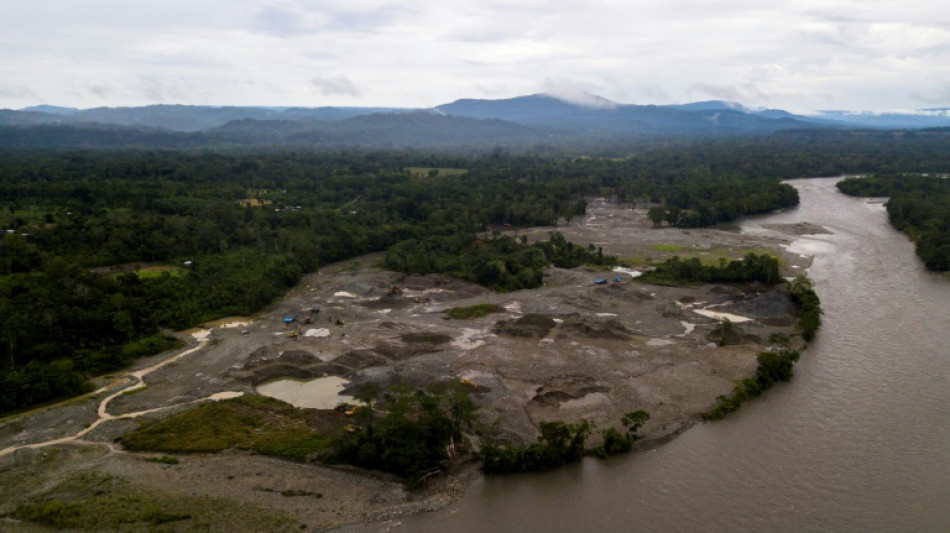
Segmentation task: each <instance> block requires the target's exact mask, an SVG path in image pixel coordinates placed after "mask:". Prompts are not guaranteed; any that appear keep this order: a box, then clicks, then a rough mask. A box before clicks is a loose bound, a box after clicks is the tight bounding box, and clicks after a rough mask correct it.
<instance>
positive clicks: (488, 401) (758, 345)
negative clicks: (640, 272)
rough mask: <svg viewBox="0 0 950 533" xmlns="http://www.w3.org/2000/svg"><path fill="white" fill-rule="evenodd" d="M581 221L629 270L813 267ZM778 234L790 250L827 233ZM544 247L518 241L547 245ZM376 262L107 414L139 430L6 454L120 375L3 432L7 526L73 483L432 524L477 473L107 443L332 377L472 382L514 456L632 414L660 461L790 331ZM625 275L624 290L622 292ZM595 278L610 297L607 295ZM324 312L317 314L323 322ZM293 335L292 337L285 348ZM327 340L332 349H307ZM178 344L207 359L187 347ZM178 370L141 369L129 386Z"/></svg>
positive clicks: (230, 332) (120, 429) (84, 415)
mask: <svg viewBox="0 0 950 533" xmlns="http://www.w3.org/2000/svg"><path fill="white" fill-rule="evenodd" d="M588 213H589V214H588V216H587V217H586V218H585V219H584V220H583V221H581V222H579V223H575V224H571V225H564V226H561V227H559V228H557V230H558V231H561V232H562V233H563V234H564V235H565V237H567V238H568V239H569V240H571V241H574V242H577V243H582V244H586V243H593V244H594V245H595V246H599V247H602V248H603V251H604V253H609V254H617V255H620V256H621V257H624V258H628V259H631V260H633V261H636V262H643V263H645V262H647V261H649V260H652V261H660V260H663V259H665V258H666V257H669V256H672V255H699V256H700V257H707V258H709V259H711V260H717V259H718V258H719V257H728V258H738V257H741V256H743V255H745V254H746V253H748V252H750V251H754V252H759V253H760V252H762V251H765V250H779V251H780V252H781V253H782V254H783V258H784V260H785V261H786V271H787V272H786V273H787V274H788V275H794V274H795V273H796V272H798V271H801V269H803V268H805V267H807V265H808V261H809V258H805V257H800V256H797V255H794V254H787V253H785V252H782V251H781V249H780V246H781V245H782V244H784V243H787V242H790V240H791V239H790V238H787V237H782V236H777V235H776V236H765V235H745V234H742V233H740V232H738V231H736V230H728V229H726V230H722V229H701V230H682V229H676V228H662V229H653V228H652V227H651V225H650V223H649V222H648V221H647V220H646V217H645V214H644V212H643V211H642V210H630V209H623V208H619V207H617V206H613V205H608V204H602V203H601V204H598V203H595V204H593V205H592V206H591V207H590V208H589V211H588ZM772 229H774V230H776V231H779V232H784V233H786V234H788V235H795V234H800V233H801V232H817V231H821V228H817V227H811V226H809V227H804V226H803V227H794V228H792V227H790V228H784V227H782V228H772ZM550 231H551V228H540V229H533V230H525V231H521V232H516V233H515V234H516V235H521V234H524V235H527V236H528V237H529V238H532V239H533V238H546V236H547V234H548V233H549V232H550ZM378 259H379V257H378V256H376V257H374V256H368V257H364V258H360V259H357V260H353V261H348V262H345V263H342V264H337V265H332V266H329V267H327V268H324V269H322V270H321V271H320V272H317V273H314V274H311V275H308V276H307V277H306V278H305V279H304V280H303V281H302V282H301V283H300V284H299V285H298V287H296V288H295V289H294V290H293V291H292V292H291V293H290V294H289V295H288V296H287V297H286V298H284V299H283V300H281V301H280V302H278V303H277V304H275V305H273V306H272V307H271V308H270V309H268V310H266V311H265V312H263V313H261V314H259V315H258V316H255V317H251V318H249V319H244V320H240V321H239V320H237V319H235V320H231V321H222V323H219V324H217V325H216V327H214V328H212V329H211V330H210V331H211V332H212V333H211V334H210V337H207V338H206V340H204V341H203V342H202V344H201V346H200V349H198V350H196V351H195V352H194V353H190V354H188V355H186V356H184V357H182V358H181V359H180V360H178V361H177V362H174V363H172V364H169V365H167V366H164V367H162V368H160V369H158V370H155V371H153V372H151V373H150V374H148V375H147V376H145V378H144V381H145V382H146V384H147V387H146V388H144V389H141V390H139V391H135V392H133V393H130V394H125V395H121V396H118V397H116V398H115V399H114V400H112V401H111V402H110V403H109V404H108V406H107V410H108V413H109V415H111V416H114V417H118V416H121V415H130V416H133V417H132V418H125V419H118V418H116V419H110V420H106V421H105V422H103V423H101V425H99V426H98V427H97V428H96V429H95V430H94V431H92V432H90V433H89V434H87V435H85V436H83V438H82V442H81V443H78V444H67V445H58V446H54V447H45V448H40V449H36V450H33V449H16V450H14V449H13V447H20V446H24V445H29V444H37V443H42V442H45V441H48V440H51V439H56V438H62V437H68V436H69V435H74V434H76V433H77V432H79V431H80V430H82V429H83V428H85V427H87V426H88V425H90V424H92V423H93V422H94V421H96V420H97V418H99V415H98V414H97V406H98V403H99V400H101V399H102V398H104V397H106V396H107V395H109V394H110V393H111V392H115V391H116V390H118V388H119V387H121V386H123V384H127V383H130V382H131V381H130V380H129V379H128V378H127V377H126V375H125V374H117V375H116V376H111V377H107V378H103V380H102V385H103V386H104V387H106V386H109V385H110V384H111V388H108V390H103V391H102V392H100V393H98V394H95V395H92V396H90V397H89V398H86V399H79V400H73V401H70V402H67V403H66V404H64V405H60V406H55V407H52V408H47V409H44V410H39V411H34V412H31V413H27V414H23V415H20V416H16V417H11V418H8V419H4V420H0V502H2V503H0V514H2V513H4V512H8V511H10V510H11V509H12V508H13V507H14V506H15V505H17V504H18V503H21V502H23V501H26V500H27V499H29V498H30V497H31V496H33V495H36V494H39V493H42V492H43V491H44V490H48V489H49V488H50V487H51V486H53V485H55V484H56V483H57V482H58V481H61V480H62V479H65V478H66V477H68V476H69V475H70V474H71V473H73V472H77V471H97V472H103V473H107V474H110V475H113V476H117V477H119V478H121V479H126V480H129V481H130V482H132V483H133V484H135V485H136V486H138V487H145V488H148V489H149V490H153V491H156V493H160V494H180V495H188V496H194V497H201V498H218V499H224V500H225V501H227V502H231V503H232V504H233V505H234V506H257V507H260V508H263V509H267V510H270V511H271V512H274V513H277V515H280V516H286V517H289V518H288V520H290V521H291V522H294V523H295V524H297V523H299V524H301V525H302V526H303V527H304V528H305V529H318V530H319V529H325V528H330V527H335V526H339V525H342V524H347V523H354V522H361V521H376V520H382V519H387V518H392V517H395V516H399V515H402V514H407V513H414V512H421V511H428V510H435V509H439V508H441V507H443V506H445V505H447V504H448V503H450V502H451V501H453V499H455V498H457V497H458V496H460V495H461V493H462V492H463V491H464V489H465V488H466V487H467V486H468V483H469V482H470V480H471V479H473V476H475V475H477V474H476V465H474V464H470V463H469V464H461V465H456V466H455V467H454V468H455V471H453V472H452V473H451V474H450V475H447V476H443V477H442V478H440V479H438V480H435V481H434V482H433V483H431V484H430V485H429V486H427V487H426V488H423V489H421V490H414V491H408V490H407V489H405V488H404V487H403V486H402V485H401V484H399V483H398V482H397V481H396V480H393V479H390V478H387V477H385V476H378V475H373V474H369V473H365V472H358V471H355V470H343V469H336V468H328V467H324V466H320V465H301V464H297V463H289V462H285V461H280V460H277V459H272V458H267V457H260V456H256V455H253V454H248V453H243V452H226V453H222V454H217V455H194V456H182V457H180V458H179V459H180V462H179V464H177V465H172V466H170V465H162V464H156V463H151V462H147V461H145V460H144V457H145V456H144V455H142V454H129V453H126V452H124V451H122V450H120V449H118V448H117V446H115V445H113V444H112V442H113V440H114V439H115V438H116V437H118V436H120V435H122V434H123V433H125V432H127V431H129V430H131V429H133V428H134V427H136V425H137V424H138V423H139V421H138V420H137V418H138V417H144V418H152V419H157V418H162V417H165V416H168V415H169V414H172V413H175V412H180V411H182V410H184V409H188V408H190V407H191V406H193V405H195V403H194V402H200V401H204V399H207V398H208V397H209V396H212V395H215V394H220V393H235V394H236V393H244V394H255V393H256V389H255V387H256V386H257V385H259V384H261V383H264V382H268V381H271V380H274V379H279V378H286V377H292V378H295V379H308V378H316V377H321V376H326V375H335V376H341V377H343V378H345V379H347V380H348V381H349V382H350V386H349V387H350V388H349V389H348V390H352V388H355V387H357V386H358V385H360V384H362V383H365V382H380V383H383V384H384V385H389V384H394V383H408V384H412V385H417V386H424V385H426V384H429V383H432V382H439V381H462V380H465V382H466V383H469V384H470V386H471V392H472V398H473V399H474V400H475V401H476V403H477V404H478V405H479V406H480V408H481V409H480V412H481V418H482V420H483V421H484V422H485V423H486V424H488V423H491V422H493V421H495V420H500V423H499V428H500V430H499V431H500V436H502V437H505V438H507V439H509V440H511V441H516V442H528V441H532V440H533V439H534V438H535V435H536V426H537V424H538V423H539V422H541V421H548V420H561V421H567V422H578V421H580V420H588V421H590V422H592V423H593V424H594V425H595V434H596V429H597V428H606V427H608V426H611V425H618V426H619V421H620V418H621V417H622V415H623V414H624V413H627V412H630V411H634V410H637V409H644V410H646V411H647V412H649V413H650V415H651V419H650V420H649V422H648V423H647V424H646V425H645V426H644V427H643V428H642V430H641V435H642V436H643V437H644V440H643V441H642V442H643V443H645V444H644V445H646V446H649V445H650V444H651V443H660V442H663V441H665V440H668V439H669V438H672V437H673V436H675V435H676V434H678V433H679V432H681V431H682V430H684V429H685V428H687V427H688V426H689V425H691V424H693V423H695V422H696V421H697V420H698V415H699V413H701V412H702V411H704V410H706V409H707V408H709V407H710V406H711V405H712V403H713V402H714V400H715V398H716V396H718V395H720V394H725V393H728V392H729V391H730V390H731V388H732V384H733V381H734V380H735V379H738V378H744V377H748V376H749V375H751V374H752V373H753V372H754V368H755V357H756V355H757V354H758V353H759V352H760V351H761V350H762V349H763V347H764V346H765V345H766V344H767V339H768V338H769V336H770V335H771V334H773V333H791V332H792V331H793V328H792V324H793V319H792V317H791V315H790V313H791V308H790V306H789V304H788V302H787V300H786V299H785V298H784V297H782V296H781V295H780V294H778V293H774V292H772V291H771V290H770V289H768V288H767V287H764V286H729V285H722V284H713V285H704V286H694V287H658V286H652V285H647V284H642V283H638V282H636V281H634V280H632V278H631V277H630V275H628V274H617V273H612V272H603V271H600V272H599V271H592V270H587V269H575V270H562V269H554V268H552V269H550V270H549V271H548V272H547V273H546V277H545V285H544V287H542V288H540V289H537V290H530V291H519V292H514V293H507V294H496V293H492V292H490V291H487V290H485V289H484V288H482V287H479V286H477V285H473V284H470V283H466V282H463V281H459V280H454V279H450V278H447V277H445V276H438V275H430V276H416V277H407V276H404V275H401V274H397V273H393V272H387V271H382V270H379V269H377V268H376V267H375V264H376V263H377V262H378ZM617 275H619V276H620V277H621V280H620V281H614V277H615V276H617ZM598 278H604V279H607V280H609V281H608V282H607V283H605V284H596V283H595V280H596V279H598ZM481 303H495V304H499V305H501V306H503V308H504V309H505V312H503V313H496V314H490V315H487V316H485V317H483V318H477V319H471V320H450V319H448V317H447V315H446V313H445V311H446V310H447V309H449V308H452V307H461V306H469V305H474V304H481ZM315 306H319V308H320V310H319V312H316V313H314V312H312V308H314V307H315ZM698 310H699V311H702V310H706V311H714V312H719V313H730V314H732V315H736V316H738V317H740V318H742V319H748V321H739V320H735V319H733V324H734V331H733V332H731V334H730V336H729V337H728V338H727V339H725V340H726V344H725V345H724V346H721V345H720V341H722V340H723V333H722V330H721V325H720V321H719V320H718V319H717V318H710V317H707V316H703V315H701V314H699V313H697V311H698ZM291 315H296V316H297V321H296V322H295V323H294V324H292V325H291V326H289V327H288V326H286V325H285V324H284V323H283V321H282V318H283V317H285V316H291ZM524 317H529V319H538V320H542V319H543V320H545V321H548V322H546V323H549V324H550V325H551V326H552V327H550V329H549V330H548V331H547V332H546V334H544V335H543V336H542V337H540V338H525V337H511V336H506V335H501V334H498V333H495V331H494V330H495V326H496V323H497V322H499V321H501V320H506V321H517V320H519V319H524ZM228 322H230V323H228ZM306 322H310V323H306ZM297 327H299V328H300V329H299V331H298V333H299V334H298V335H297V336H291V333H293V332H294V330H295V329H296V328H297ZM323 329H326V330H328V332H327V333H328V335H324V334H323V333H319V334H314V336H306V333H307V332H308V331H310V332H311V333H313V332H315V331H317V330H323ZM183 338H186V339H188V340H189V342H190V343H191V346H192V347H194V346H196V345H197V340H196V339H195V338H194V337H192V336H191V335H184V334H183ZM199 338H202V337H201V335H199ZM168 357H169V354H167V353H166V354H161V355H159V356H155V357H154V358H151V359H150V360H143V361H140V362H139V363H138V364H137V365H136V367H135V368H133V369H132V371H135V370H139V369H144V368H148V367H149V366H150V365H153V364H155V363H157V362H159V361H161V360H163V359H165V358H168ZM141 412H145V413H144V414H141V415H135V414H136V413H141ZM14 525H15V526H17V527H19V526H23V528H24V529H25V528H26V525H24V524H12V523H4V522H0V530H3V529H4V527H7V526H10V527H13V526H14ZM237 529H238V530H240V529H241V528H240V527H238V528H237ZM14 530H15V529H14ZM33 530H37V531H39V530H42V529H33Z"/></svg>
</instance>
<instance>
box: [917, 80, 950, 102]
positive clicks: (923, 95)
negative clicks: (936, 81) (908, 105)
mask: <svg viewBox="0 0 950 533" xmlns="http://www.w3.org/2000/svg"><path fill="white" fill-rule="evenodd" d="M910 96H911V98H913V99H915V100H917V101H919V102H923V103H925V104H928V105H944V106H950V84H947V85H943V86H942V87H940V86H938V87H928V88H926V89H924V90H919V91H914V92H911V93H910Z"/></svg>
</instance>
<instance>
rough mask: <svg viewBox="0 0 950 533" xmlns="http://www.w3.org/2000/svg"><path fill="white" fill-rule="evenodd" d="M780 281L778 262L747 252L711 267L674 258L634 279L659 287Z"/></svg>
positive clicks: (769, 283) (773, 258)
mask: <svg viewBox="0 0 950 533" xmlns="http://www.w3.org/2000/svg"><path fill="white" fill-rule="evenodd" d="M783 280H784V278H782V276H781V274H780V273H779V262H778V259H776V258H775V257H773V256H771V255H768V254H762V255H756V254H754V253H751V252H750V253H748V254H746V256H745V257H743V258H742V259H741V260H734V261H729V260H727V259H725V258H720V259H719V261H718V262H717V263H716V264H715V265H706V264H703V262H702V261H700V260H699V258H697V257H692V258H689V259H682V258H680V257H679V256H676V257H673V258H671V259H669V260H667V261H666V262H665V263H661V264H659V265H656V267H655V268H654V269H653V270H651V271H649V272H645V273H644V274H643V275H642V276H640V277H639V278H637V281H644V282H647V283H656V284H660V285H684V284H687V283H751V282H760V283H765V284H766V285H775V284H776V283H780V282H781V281H783Z"/></svg>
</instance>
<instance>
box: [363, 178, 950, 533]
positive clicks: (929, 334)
mask: <svg viewBox="0 0 950 533" xmlns="http://www.w3.org/2000/svg"><path fill="white" fill-rule="evenodd" d="M835 181H837V180H836V179H824V178H822V179H811V180H794V181H791V182H790V183H791V184H793V185H794V186H795V187H796V188H797V189H798V190H799V194H800V195H801V206H800V207H798V208H797V209H794V210H789V211H786V212H783V213H779V214H775V215H769V216H767V217H761V218H757V219H754V220H749V221H746V222H745V223H744V224H743V231H746V232H750V233H756V232H764V231H767V230H765V229H763V228H762V226H761V225H762V224H774V223H790V222H811V223H813V224H818V225H821V226H824V227H825V228H827V229H829V230H830V231H831V232H833V234H832V235H806V236H803V237H801V238H800V239H798V240H796V241H795V242H794V243H793V244H792V246H791V248H790V250H791V251H794V252H797V253H800V254H807V255H814V257H815V260H814V263H813V264H812V267H811V268H810V269H809V270H808V275H809V276H810V277H811V278H812V279H813V280H814V281H815V287H816V290H817V291H818V294H819V295H820V297H821V299H822V306H823V308H824V312H825V314H824V318H823V327H822V330H821V331H820V332H819V334H818V337H817V339H816V340H815V341H814V342H813V343H812V345H811V346H810V347H809V348H808V349H807V350H806V351H805V352H804V354H803V356H802V359H801V360H800V361H799V363H798V365H797V366H796V368H795V377H794V379H793V380H792V382H791V383H789V384H783V385H780V386H778V387H776V388H774V389H772V390H770V391H769V392H768V393H766V394H765V395H764V397H761V398H759V399H757V400H755V401H753V402H752V403H750V404H746V405H745V406H743V407H742V409H741V410H739V411H738V412H737V413H734V414H733V415H732V416H730V417H729V418H727V419H726V420H724V421H720V422H714V423H700V424H697V425H695V426H693V427H692V428H690V429H689V430H688V431H686V432H685V433H683V434H682V435H680V436H679V437H678V438H676V439H675V440H673V441H672V442H670V443H668V444H666V445H663V446H661V447H659V448H657V449H654V450H652V451H646V452H642V453H635V454H631V455H628V456H625V457H620V458H615V459H612V460H609V461H596V460H585V461H584V462H583V463H582V464H579V465H575V466H572V467H568V468H564V469H560V470H557V471H555V472H549V473H543V474H530V475H518V476H510V477H494V478H481V479H479V480H478V481H476V482H475V484H473V485H472V487H471V488H470V489H469V490H468V492H467V493H466V495H465V496H464V497H463V498H462V499H461V500H460V501H459V502H457V503H455V504H454V505H452V506H450V507H449V508H447V509H443V510H441V511H438V512H435V513H430V514H424V515H419V516H415V517H410V518H403V519H399V520H398V521H394V522H389V523H385V524H376V525H373V526H369V527H365V529H363V530H366V531H431V532H485V531H491V532H502V531H511V532H523V531H545V532H554V531H643V532H653V531H656V532H694V531H703V532H735V531H762V532H766V531H767V532H786V531H787V532H802V531H808V532H872V531H882V532H892V531H894V532H904V531H913V532H929V531H933V532H945V531H950V410H948V408H950V347H948V346H947V339H948V330H950V281H947V280H946V279H944V278H941V277H939V276H937V275H934V274H931V273H928V272H927V271H925V270H924V268H923V266H922V264H921V263H920V261H919V260H918V259H917V258H916V257H915V256H914V249H913V245H912V244H911V243H910V242H909V241H908V240H907V239H906V238H905V237H904V236H903V235H901V234H900V233H898V232H896V231H895V230H894V229H893V228H891V227H890V225H889V224H888V222H887V215H886V213H885V211H884V207H883V206H882V205H881V203H870V202H868V201H866V200H863V199H855V198H849V197H846V196H844V195H842V194H839V193H838V192H837V191H836V189H835V188H834V183H835Z"/></svg>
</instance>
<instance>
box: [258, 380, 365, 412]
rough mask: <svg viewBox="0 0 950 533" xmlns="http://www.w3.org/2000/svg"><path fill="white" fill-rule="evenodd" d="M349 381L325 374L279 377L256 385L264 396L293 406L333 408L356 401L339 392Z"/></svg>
mask: <svg viewBox="0 0 950 533" xmlns="http://www.w3.org/2000/svg"><path fill="white" fill-rule="evenodd" d="M349 384H350V382H349V381H347V380H345V379H343V378H341V377H337V376H327V377H322V378H317V379H311V380H309V381H298V380H294V379H281V380H278V381H271V382H270V383H265V384H264V385H260V386H259V387H257V392H258V393H260V394H263V395H264V396H270V397H271V398H277V399H278V400H282V401H285V402H287V403H289V404H291V405H293V406H295V407H305V408H309V409H333V408H334V407H336V406H337V405H338V404H340V403H341V402H342V403H357V400H356V398H353V397H352V396H346V395H344V394H340V392H341V391H342V390H343V389H344V388H345V387H346V386H347V385H349Z"/></svg>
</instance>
